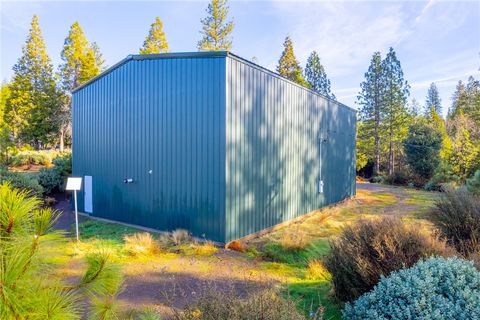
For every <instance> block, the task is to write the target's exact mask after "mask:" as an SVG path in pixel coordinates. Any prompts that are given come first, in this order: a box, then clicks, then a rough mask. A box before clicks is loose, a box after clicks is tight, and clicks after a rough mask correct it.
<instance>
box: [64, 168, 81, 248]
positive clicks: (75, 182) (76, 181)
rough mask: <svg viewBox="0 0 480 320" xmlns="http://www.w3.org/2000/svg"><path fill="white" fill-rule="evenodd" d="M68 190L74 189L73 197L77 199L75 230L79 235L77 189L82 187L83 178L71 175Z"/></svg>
mask: <svg viewBox="0 0 480 320" xmlns="http://www.w3.org/2000/svg"><path fill="white" fill-rule="evenodd" d="M65 189H66V190H70V191H73V197H74V199H75V231H76V234H77V241H78V239H79V237H78V210H77V190H80V189H82V178H75V177H69V178H68V180H67V186H66V187H65Z"/></svg>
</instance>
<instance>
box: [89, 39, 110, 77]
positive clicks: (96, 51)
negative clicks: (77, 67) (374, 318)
mask: <svg viewBox="0 0 480 320" xmlns="http://www.w3.org/2000/svg"><path fill="white" fill-rule="evenodd" d="M90 48H91V49H92V51H93V56H94V57H95V63H96V64H97V67H98V68H99V69H100V72H102V71H105V69H107V66H106V65H105V58H104V57H103V54H102V52H101V51H100V46H99V45H98V44H97V42H95V41H94V42H92V44H91V45H90Z"/></svg>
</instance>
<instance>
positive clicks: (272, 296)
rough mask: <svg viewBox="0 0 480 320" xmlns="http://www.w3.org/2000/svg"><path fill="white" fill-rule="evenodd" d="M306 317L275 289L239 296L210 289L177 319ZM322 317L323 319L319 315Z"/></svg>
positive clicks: (300, 319)
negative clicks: (243, 296) (245, 296)
mask: <svg viewBox="0 0 480 320" xmlns="http://www.w3.org/2000/svg"><path fill="white" fill-rule="evenodd" d="M193 319H202V320H220V319H228V320H246V319H262V320H305V319H306V318H305V316H303V315H302V314H301V313H300V312H299V311H298V310H297V307H296V304H295V302H294V301H293V300H292V299H290V298H288V297H287V298H286V299H285V298H283V297H281V296H280V295H279V294H278V293H277V292H276V291H274V290H264V291H260V292H249V293H248V296H247V298H244V299H242V298H240V297H238V295H237V294H236V293H235V292H233V291H231V292H229V291H227V292H225V291H224V292H222V291H218V290H209V291H208V292H206V294H204V295H202V297H201V298H200V299H199V300H198V301H197V302H195V303H192V304H191V305H189V306H187V308H186V309H185V310H184V311H180V312H177V313H176V315H175V317H174V320H193ZM316 319H318V320H320V318H318V317H317V318H316Z"/></svg>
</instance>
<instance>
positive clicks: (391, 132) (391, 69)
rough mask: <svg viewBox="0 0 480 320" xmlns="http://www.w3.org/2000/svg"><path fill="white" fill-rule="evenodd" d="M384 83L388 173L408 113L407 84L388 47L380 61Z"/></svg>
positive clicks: (391, 50) (382, 111) (403, 133)
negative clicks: (385, 54) (386, 52)
mask: <svg viewBox="0 0 480 320" xmlns="http://www.w3.org/2000/svg"><path fill="white" fill-rule="evenodd" d="M382 78H383V84H384V95H383V106H382V108H381V113H382V118H383V122H384V123H383V127H384V130H385V132H386V138H387V142H388V174H389V175H392V174H393V173H394V171H395V153H396V152H401V148H400V146H399V144H400V142H401V141H403V140H404V139H405V138H406V136H407V133H408V124H409V123H408V119H409V114H408V112H407V109H406V102H407V97H408V95H409V85H408V83H407V82H406V81H405V80H404V78H403V71H402V67H401V64H400V61H399V60H398V59H397V56H396V54H395V51H394V50H393V48H390V50H389V52H388V54H387V56H386V57H385V59H384V60H383V61H382Z"/></svg>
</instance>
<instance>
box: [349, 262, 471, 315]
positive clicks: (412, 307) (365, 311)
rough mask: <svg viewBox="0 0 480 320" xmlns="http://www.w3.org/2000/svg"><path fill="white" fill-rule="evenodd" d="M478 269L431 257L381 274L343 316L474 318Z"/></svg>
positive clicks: (469, 264)
mask: <svg viewBox="0 0 480 320" xmlns="http://www.w3.org/2000/svg"><path fill="white" fill-rule="evenodd" d="M479 315H480V272H479V271H477V270H476V269H475V268H474V267H473V264H472V263H471V262H467V261H464V260H461V259H458V258H450V259H443V258H431V259H428V260H426V261H420V262H418V263H417V264H416V265H415V266H414V267H412V268H410V269H404V270H400V271H397V272H394V273H392V274H391V275H390V276H389V277H388V278H383V279H382V280H381V281H380V283H379V284H378V285H377V286H376V287H375V289H373V290H372V291H371V292H369V293H366V294H365V295H363V296H362V297H360V298H359V299H358V300H357V301H355V303H354V304H353V305H351V304H347V306H346V307H345V310H344V312H343V318H344V319H362V320H363V319H375V320H376V319H398V320H402V319H436V320H441V319H445V320H446V319H465V320H467V319H478V318H479Z"/></svg>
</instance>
